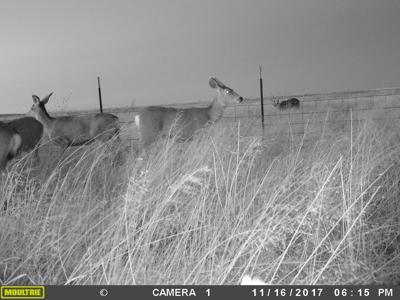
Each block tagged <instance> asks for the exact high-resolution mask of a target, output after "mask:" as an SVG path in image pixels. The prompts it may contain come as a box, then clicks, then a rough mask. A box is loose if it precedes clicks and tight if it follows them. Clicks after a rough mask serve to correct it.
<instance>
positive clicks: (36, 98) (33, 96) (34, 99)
mask: <svg viewBox="0 0 400 300" xmlns="http://www.w3.org/2000/svg"><path fill="white" fill-rule="evenodd" d="M32 99H33V103H35V104H36V103H39V102H40V98H39V97H38V96H36V95H32Z"/></svg>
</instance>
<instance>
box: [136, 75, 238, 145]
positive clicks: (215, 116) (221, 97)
mask: <svg viewBox="0 0 400 300" xmlns="http://www.w3.org/2000/svg"><path fill="white" fill-rule="evenodd" d="M209 84H210V87H211V88H213V89H214V90H215V92H216V95H215V97H214V100H213V101H212V102H211V104H210V105H209V106H207V107H204V108H185V109H184V108H181V109H179V108H172V107H162V106H149V107H146V108H144V109H143V111H141V112H140V113H139V114H138V115H136V116H135V124H136V126H137V127H138V129H139V134H140V140H141V143H142V145H143V147H147V146H148V145H150V144H151V143H152V142H154V141H155V140H156V139H157V138H158V137H159V136H161V137H164V136H168V135H169V131H170V129H171V127H172V126H173V124H176V125H178V126H180V127H181V128H180V129H181V134H180V138H181V139H183V140H185V139H188V138H191V137H192V136H193V134H194V132H195V131H196V130H197V129H199V128H201V127H204V126H205V125H206V124H208V123H214V122H217V121H218V120H219V119H221V117H222V114H223V112H224V110H225V107H226V106H227V105H228V104H233V103H240V102H242V101H243V98H242V97H241V96H239V95H238V94H237V93H236V92H235V91H234V90H233V89H231V88H229V87H227V86H226V85H225V84H223V83H222V82H221V81H220V80H218V79H217V78H215V77H211V78H210V79H209Z"/></svg>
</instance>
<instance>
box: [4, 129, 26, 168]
mask: <svg viewBox="0 0 400 300" xmlns="http://www.w3.org/2000/svg"><path fill="white" fill-rule="evenodd" d="M21 142H22V138H21V135H20V134H19V133H18V132H16V131H15V130H14V129H12V128H11V127H10V126H8V125H7V124H5V123H3V122H0V171H1V170H3V169H5V167H6V164H7V162H8V161H9V160H11V159H12V158H13V157H14V156H15V155H16V154H17V152H18V149H19V148H20V147H21Z"/></svg>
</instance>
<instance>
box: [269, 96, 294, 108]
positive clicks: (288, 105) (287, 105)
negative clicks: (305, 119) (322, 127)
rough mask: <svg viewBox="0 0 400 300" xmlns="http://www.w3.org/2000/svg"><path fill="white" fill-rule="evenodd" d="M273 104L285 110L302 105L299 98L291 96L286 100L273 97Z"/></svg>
mask: <svg viewBox="0 0 400 300" xmlns="http://www.w3.org/2000/svg"><path fill="white" fill-rule="evenodd" d="M271 101H272V104H273V105H274V106H275V107H277V108H279V109H280V110H285V109H289V108H299V107H300V101H299V99H297V98H290V99H288V100H285V101H279V99H274V98H272V99H271Z"/></svg>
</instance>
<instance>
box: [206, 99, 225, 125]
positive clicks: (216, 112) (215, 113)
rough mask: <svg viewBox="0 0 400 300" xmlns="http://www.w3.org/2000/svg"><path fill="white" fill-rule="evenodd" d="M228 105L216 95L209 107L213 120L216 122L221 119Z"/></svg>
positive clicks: (211, 119)
mask: <svg viewBox="0 0 400 300" xmlns="http://www.w3.org/2000/svg"><path fill="white" fill-rule="evenodd" d="M225 107H226V105H225V104H224V103H223V102H222V101H221V100H219V99H218V97H215V98H214V100H213V102H211V104H210V106H209V107H208V117H209V118H210V121H211V122H216V121H218V120H219V119H221V117H222V115H223V114H224V110H225Z"/></svg>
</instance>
